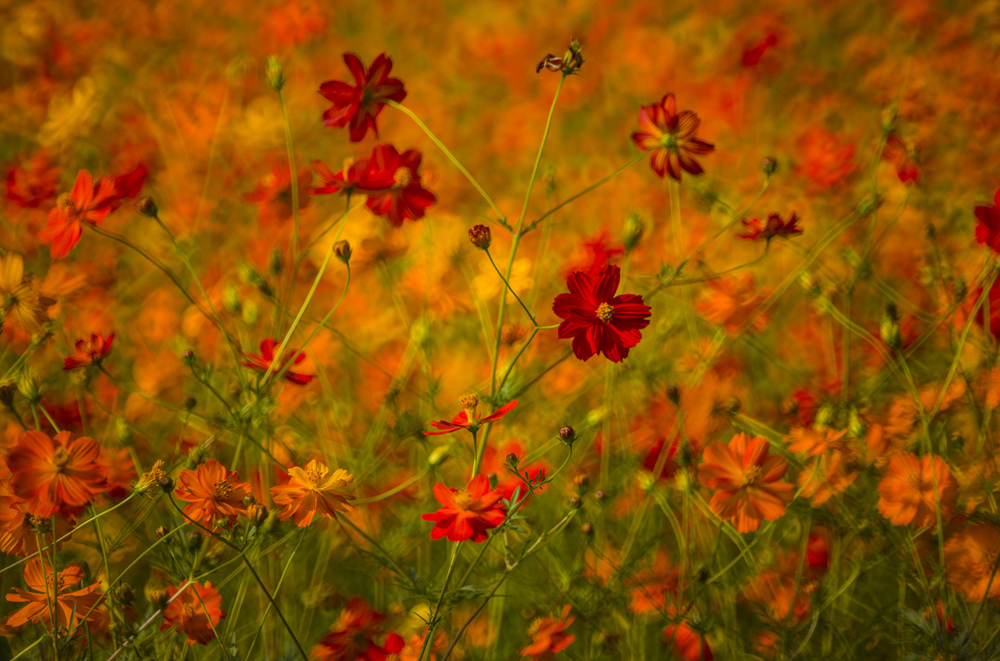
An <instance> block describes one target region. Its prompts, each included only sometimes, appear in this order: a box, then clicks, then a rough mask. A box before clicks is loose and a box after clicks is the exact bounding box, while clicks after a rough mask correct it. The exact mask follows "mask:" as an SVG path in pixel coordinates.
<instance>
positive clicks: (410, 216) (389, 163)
mask: <svg viewBox="0 0 1000 661" xmlns="http://www.w3.org/2000/svg"><path fill="white" fill-rule="evenodd" d="M422 158H423V157H422V156H421V155H420V152H418V151H417V150H415V149H408V150H406V151H405V152H403V153H402V154H400V153H399V152H398V151H396V148H395V147H393V146H392V145H379V146H378V147H376V148H375V149H374V151H372V155H371V159H370V161H369V162H370V165H369V167H370V171H369V173H368V179H367V180H366V181H364V182H363V185H359V186H358V189H359V190H361V191H362V192H364V193H367V194H368V201H367V202H366V203H365V204H366V206H367V207H368V209H369V210H370V211H371V212H372V213H373V214H375V215H376V216H387V217H388V218H389V223H390V224H391V225H392V226H393V227H402V226H403V221H404V220H419V219H420V218H423V217H424V210H425V209H426V208H427V207H429V206H431V205H432V204H434V203H435V202H437V196H436V195H434V193H432V192H430V191H429V190H427V189H426V188H424V187H423V186H422V185H421V183H420V174H419V173H418V172H417V170H418V169H419V168H420V160H421V159H422Z"/></svg>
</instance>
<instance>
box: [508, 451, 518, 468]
mask: <svg viewBox="0 0 1000 661" xmlns="http://www.w3.org/2000/svg"><path fill="white" fill-rule="evenodd" d="M519 461H520V459H518V458H517V455H516V454H514V453H513V452H511V453H510V454H508V455H507V465H508V466H510V467H511V468H517V464H518V462H519Z"/></svg>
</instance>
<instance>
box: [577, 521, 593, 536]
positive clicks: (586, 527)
mask: <svg viewBox="0 0 1000 661" xmlns="http://www.w3.org/2000/svg"><path fill="white" fill-rule="evenodd" d="M580 532H582V533H583V534H584V535H587V536H588V537H589V536H591V535H593V534H594V526H592V525H591V524H589V523H585V524H583V525H582V526H580Z"/></svg>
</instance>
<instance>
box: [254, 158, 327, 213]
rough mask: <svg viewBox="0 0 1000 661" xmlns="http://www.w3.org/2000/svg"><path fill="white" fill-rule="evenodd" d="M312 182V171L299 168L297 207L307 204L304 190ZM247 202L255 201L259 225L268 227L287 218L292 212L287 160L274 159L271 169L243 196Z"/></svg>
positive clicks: (290, 182) (290, 175) (307, 200)
mask: <svg viewBox="0 0 1000 661" xmlns="http://www.w3.org/2000/svg"><path fill="white" fill-rule="evenodd" d="M310 184H312V171H311V170H310V169H309V168H307V167H304V168H302V169H301V170H299V173H298V181H297V185H298V187H299V209H304V208H306V207H307V206H309V196H308V195H306V192H307V191H308V190H309V185H310ZM243 199H245V200H246V201H247V202H257V218H258V219H259V220H260V225H261V227H269V226H270V225H272V224H274V223H281V222H283V221H286V220H288V219H289V218H291V217H292V215H293V214H294V211H293V210H292V174H291V172H289V170H288V161H287V160H285V161H282V160H276V161H275V162H274V163H273V164H272V165H271V171H270V172H268V173H267V174H265V175H264V176H263V177H262V178H261V180H260V182H259V183H258V184H257V187H256V188H254V189H253V190H252V191H250V192H249V193H247V194H246V195H244V196H243Z"/></svg>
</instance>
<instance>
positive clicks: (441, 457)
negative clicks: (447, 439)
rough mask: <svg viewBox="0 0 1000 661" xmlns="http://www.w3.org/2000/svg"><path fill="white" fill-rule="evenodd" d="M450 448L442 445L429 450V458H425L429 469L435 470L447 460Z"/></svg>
mask: <svg viewBox="0 0 1000 661" xmlns="http://www.w3.org/2000/svg"><path fill="white" fill-rule="evenodd" d="M450 449H451V448H450V447H449V446H447V445H442V446H440V447H436V448H434V449H433V450H431V453H430V456H428V457H427V463H428V465H430V467H431V468H436V467H438V466H440V465H441V464H443V463H444V462H445V461H446V460H447V459H448V453H449V451H450Z"/></svg>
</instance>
